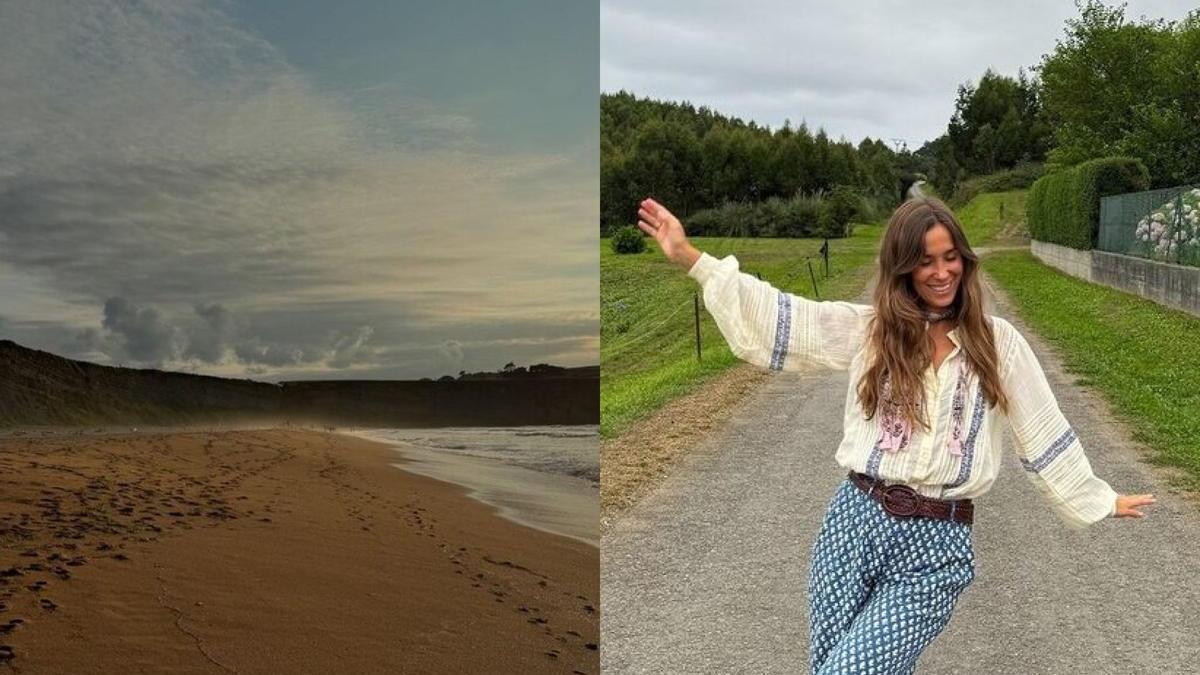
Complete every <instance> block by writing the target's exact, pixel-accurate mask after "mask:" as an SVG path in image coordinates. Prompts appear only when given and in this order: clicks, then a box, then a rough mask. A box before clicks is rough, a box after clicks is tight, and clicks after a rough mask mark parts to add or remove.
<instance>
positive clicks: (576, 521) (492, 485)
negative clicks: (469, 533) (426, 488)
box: [350, 429, 600, 547]
mask: <svg viewBox="0 0 1200 675" xmlns="http://www.w3.org/2000/svg"><path fill="white" fill-rule="evenodd" d="M350 435H352V436H355V437H358V438H365V439H367V440H373V441H377V442H379V443H383V444H386V445H389V446H391V447H393V448H395V449H396V451H397V453H398V457H403V458H404V459H406V460H407V462H405V463H403V464H397V466H399V467H406V468H407V470H408V471H412V472H415V473H419V474H421V475H423V476H429V477H431V478H436V479H438V480H443V481H446V482H449V483H454V484H456V485H461V486H463V487H465V488H468V493H467V494H468V495H470V496H471V497H472V498H473V499H478V500H479V501H481V502H484V503H485V504H489V505H491V506H494V507H496V509H497V513H498V514H499V515H500V516H502V517H504V518H507V519H509V520H511V521H513V522H515V523H519V524H521V525H525V526H528V527H533V528H537V529H539V530H545V531H547V532H551V533H554V534H558V535H562V536H564V537H572V538H574V539H578V540H579V541H582V542H586V543H589V544H591V545H592V546H596V547H599V546H600V490H599V489H598V488H597V487H596V486H595V485H594V484H593V483H592V482H590V481H587V480H584V479H582V478H576V477H574V476H563V475H559V474H553V473H545V472H542V471H533V470H531V469H526V468H524V467H520V466H512V465H510V464H505V463H502V462H499V461H496V460H491V459H484V458H479V457H465V456H462V455H455V454H453V453H448V452H439V451H436V450H430V449H428V448H421V447H417V446H415V445H413V444H412V443H405V442H403V441H397V440H391V439H388V438H387V437H386V434H381V433H379V432H378V431H372V430H367V429H364V430H356V431H354V432H351V433H350ZM596 451H597V452H599V441H597V448H596Z"/></svg>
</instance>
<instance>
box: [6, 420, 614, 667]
mask: <svg viewBox="0 0 1200 675" xmlns="http://www.w3.org/2000/svg"><path fill="white" fill-rule="evenodd" d="M395 463H396V454H395V451H394V450H393V449H391V448H389V447H387V446H383V445H378V444H375V443H371V442H369V441H366V440H362V439H356V438H350V437H346V436H338V435H332V434H325V433H318V432H312V431H298V430H259V431H223V432H211V433H208V432H200V431H189V432H172V433H161V432H153V433H137V434H123V435H96V434H91V435H77V434H50V435H46V434H39V435H12V434H8V435H6V437H4V438H0V486H2V487H0V667H4V666H6V667H7V668H9V669H10V670H12V671H13V672H18V673H41V672H70V673H111V672H130V673H136V672H154V673H222V672H237V673H276V672H296V673H317V672H321V673H327V672H361V673H376V672H379V673H385V672H429V673H441V672H446V673H450V672H454V673H458V672H547V673H558V672H563V673H572V672H583V673H596V672H598V670H599V658H598V651H597V649H596V645H597V643H598V642H599V617H598V614H597V612H598V607H599V602H598V600H599V554H598V551H597V549H596V548H595V547H594V546H590V545H588V544H586V543H583V542H580V541H577V540H575V539H570V538H567V537H561V536H557V535H553V534H550V533H547V532H544V531H541V530H536V529H532V528H528V527H523V526H521V525H518V524H516V523H513V522H510V521H508V520H504V519H502V518H500V517H498V516H497V515H496V513H495V512H494V509H492V508H491V507H489V506H487V505H486V504H482V503H480V502H478V501H475V500H472V499H470V498H468V497H467V496H466V495H465V494H464V490H463V488H461V487H458V486H455V485H451V484H449V483H444V482H440V481H437V480H434V479H432V478H428V477H426V476H422V475H417V474H414V473H410V472H407V471H398V470H397V469H396V468H394V467H393V464H395Z"/></svg>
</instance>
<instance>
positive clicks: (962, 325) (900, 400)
mask: <svg viewBox="0 0 1200 675" xmlns="http://www.w3.org/2000/svg"><path fill="white" fill-rule="evenodd" d="M934 225H943V226H945V228H946V229H947V230H949V231H950V237H951V238H952V239H953V240H954V248H955V249H957V250H958V255H959V257H960V258H961V259H962V268H963V270H962V277H961V279H960V281H959V286H958V292H957V293H956V294H955V296H954V303H953V307H954V310H955V316H956V317H957V321H958V333H957V336H958V339H959V343H960V344H961V345H962V351H963V352H964V353H965V355H966V358H967V363H968V364H969V365H970V367H971V368H972V369H973V370H974V371H975V373H977V374H978V376H979V380H980V384H981V386H982V387H983V393H984V396H985V397H986V398H987V400H988V403H989V405H991V406H995V405H999V406H1000V409H1001V410H1003V411H1004V412H1006V413H1007V412H1008V397H1007V396H1006V395H1005V394H1004V388H1003V386H1002V385H1001V382H1000V368H999V364H998V363H997V361H998V359H997V356H996V338H995V335H994V334H993V333H992V326H991V323H990V322H988V320H987V317H986V316H985V315H984V313H983V292H982V288H981V286H980V284H979V258H978V256H976V255H975V252H974V251H972V250H971V247H970V245H969V244H968V243H967V237H966V235H965V234H963V229H962V225H960V224H959V222H958V219H957V218H955V217H954V214H953V213H951V212H950V209H949V208H947V207H946V205H945V204H943V203H942V202H940V201H938V200H936V199H930V198H927V197H919V198H916V199H910V200H908V201H906V202H904V203H903V204H901V205H900V207H899V208H897V209H896V211H895V213H893V214H892V217H891V219H890V220H889V221H888V225H887V231H886V232H884V235H883V244H882V246H881V247H880V251H879V277H878V280H877V283H876V284H875V299H874V305H875V316H874V317H873V318H872V319H871V324H870V327H869V329H868V337H867V340H868V343H869V344H870V347H871V350H870V352H871V353H872V354H873V355H874V356H873V358H872V363H871V365H870V367H869V368H867V370H866V372H864V373H863V375H862V378H861V379H860V380H859V382H858V398H859V401H860V402H861V403H862V406H863V414H864V415H865V416H866V418H867V419H871V418H872V417H873V416H874V415H875V412H876V410H878V408H879V405H880V397H881V396H882V392H881V390H882V388H883V381H884V379H885V377H886V378H887V379H888V380H890V394H889V395H888V398H889V399H890V401H888V402H887V403H889V404H890V405H894V406H896V407H897V408H898V411H899V413H900V414H901V415H903V417H904V418H905V419H907V420H908V422H909V424H910V425H912V426H913V428H915V427H916V425H917V424H920V425H921V426H922V427H924V428H925V429H927V430H928V429H929V422H928V419H927V416H926V414H925V388H924V386H922V380H921V376H922V374H923V373H924V372H925V369H926V368H928V367H929V365H930V364H931V363H932V361H933V339H932V338H930V337H929V336H928V335H927V334H926V323H925V316H924V315H923V314H922V312H921V307H920V305H919V304H918V296H917V291H916V289H915V288H914V287H913V282H912V272H913V270H914V269H916V267H917V265H919V264H920V263H921V259H922V258H923V257H924V256H925V233H926V232H927V231H928V230H929V229H930V228H932V227H933V226H934Z"/></svg>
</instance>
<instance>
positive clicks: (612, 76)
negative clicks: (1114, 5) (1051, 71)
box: [600, 0, 1197, 149]
mask: <svg viewBox="0 0 1200 675" xmlns="http://www.w3.org/2000/svg"><path fill="white" fill-rule="evenodd" d="M1196 6H1197V3H1196V1H1195V0H1130V2H1129V3H1128V8H1127V10H1126V17H1127V18H1137V17H1140V16H1142V15H1145V16H1148V17H1151V18H1166V19H1171V20H1174V19H1180V18H1182V17H1183V16H1185V15H1186V13H1187V12H1188V11H1189V10H1191V9H1195V8H1196ZM1076 16H1078V12H1077V10H1076V9H1075V5H1074V3H1073V2H1071V1H1069V0H1049V1H1047V0H1005V1H1004V2H990V1H971V2H962V1H961V0H956V1H950V0H926V1H925V2H900V1H898V0H897V1H888V0H874V1H866V0H854V1H851V2H813V1H811V0H805V1H802V2H796V1H795V0H745V1H742V2H725V1H723V0H601V3H600V35H601V39H600V86H601V88H602V90H603V91H605V92H616V91H619V90H622V89H624V90H626V91H629V92H632V93H634V94H637V95H638V96H642V97H647V96H648V97H651V98H656V99H662V100H671V101H683V100H687V101H691V102H692V103H693V104H695V105H697V106H700V105H704V106H708V107H710V108H713V109H715V110H716V111H718V112H721V113H724V114H727V115H732V116H735V117H740V118H742V119H744V120H747V121H749V120H754V121H756V122H758V123H759V124H766V125H770V126H771V127H773V128H776V127H779V126H781V125H782V124H783V123H784V121H785V120H788V119H790V120H791V121H792V123H793V125H797V124H799V123H800V122H801V121H807V122H808V124H809V126H810V127H812V128H814V129H815V128H816V127H824V128H825V130H826V131H827V132H828V133H829V134H830V135H831V136H832V137H834V138H837V137H841V136H844V137H846V138H848V139H850V140H851V141H854V142H856V143H857V142H858V141H860V140H862V139H863V138H864V137H867V136H870V137H871V138H880V139H884V140H887V141H889V142H891V139H894V138H895V139H904V140H905V141H906V142H907V143H908V145H909V147H911V148H912V149H916V148H918V147H920V146H921V144H923V143H924V142H925V141H927V140H930V139H932V138H935V137H937V136H939V135H941V134H942V133H943V132H944V131H945V129H946V124H947V123H948V122H949V121H950V116H951V115H952V114H953V113H954V100H955V96H956V94H957V89H958V85H959V84H961V83H964V82H968V81H970V82H975V81H978V80H979V77H980V76H981V75H982V74H983V73H984V71H985V69H987V68H988V67H991V68H992V69H994V70H996V71H997V72H1000V73H1002V74H1005V75H1010V76H1014V77H1015V76H1016V74H1017V69H1018V68H1021V67H1025V68H1026V69H1029V67H1031V66H1034V65H1036V64H1037V63H1039V61H1040V60H1041V55H1042V54H1044V53H1047V52H1049V51H1051V50H1053V49H1054V45H1055V41H1056V40H1057V39H1058V38H1060V37H1061V36H1062V35H1063V28H1064V27H1065V21H1066V20H1067V19H1068V18H1072V17H1076Z"/></svg>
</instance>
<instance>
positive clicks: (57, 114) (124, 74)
mask: <svg viewBox="0 0 1200 675" xmlns="http://www.w3.org/2000/svg"><path fill="white" fill-rule="evenodd" d="M331 7H332V6H331V5H330V4H329V3H325V2H319V1H318V0H311V1H304V2H302V1H296V0H278V1H265V0H255V1H253V2H249V1H247V2H237V1H225V0H220V1H216V2H210V1H201V0H164V1H159V0H156V2H153V3H141V2H109V1H106V0H77V1H76V0H63V1H56V2H43V1H42V0H5V2H3V3H0V92H3V93H2V95H0V119H2V120H4V122H3V124H2V125H0V289H2V291H0V337H4V338H8V339H13V340H16V341H17V342H20V343H22V344H25V345H28V346H31V347H36V348H40V349H45V350H48V351H52V352H55V353H58V354H63V355H67V356H71V357H75V358H83V359H88V360H92V361H96V362H100V363H109V364H124V365H139V366H158V367H165V368H171V369H179V370H187V371H195V372H202V373H208V374H217V375H230V376H239V377H241V376H250V377H254V378H258V379H268V380H278V379H291V378H313V377H319V378H358V377H361V378H417V377H425V376H437V375H441V374H446V373H457V372H458V371H459V370H463V369H465V370H483V369H486V370H494V369H497V368H499V367H500V366H502V365H504V364H505V363H507V362H509V361H513V362H516V363H517V364H519V365H525V364H532V363H539V362H549V363H555V364H560V365H585V364H595V363H598V362H599V342H598V334H599V320H598V297H599V280H598V263H597V254H596V227H595V223H596V221H597V218H598V209H599V206H598V205H599V194H598V187H597V185H598V147H597V137H598V112H597V105H596V92H597V90H598V88H599V82H598V74H597V67H596V64H597V62H598V59H599V31H598V21H599V10H598V7H597V6H596V5H594V4H589V3H570V2H568V3H563V2H558V1H557V0H544V1H535V2H528V1H520V2H518V1H515V0H514V1H512V2H494V3H475V2H437V3H396V2H388V1H386V0H378V1H376V2H354V3H350V2H343V3H336V11H332V9H331Z"/></svg>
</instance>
